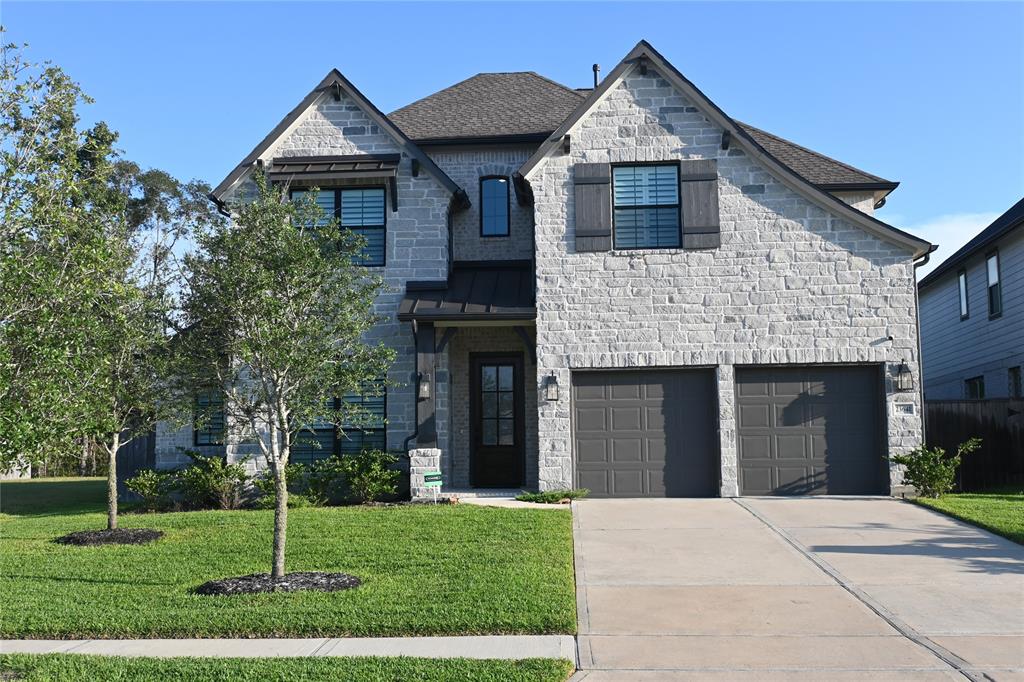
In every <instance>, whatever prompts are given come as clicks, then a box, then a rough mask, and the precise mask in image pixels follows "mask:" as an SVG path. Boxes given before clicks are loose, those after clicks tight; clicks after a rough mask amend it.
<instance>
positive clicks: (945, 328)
mask: <svg viewBox="0 0 1024 682" xmlns="http://www.w3.org/2000/svg"><path fill="white" fill-rule="evenodd" d="M918 296H919V298H920V306H921V353H922V357H923V358H924V392H925V398H926V399H928V400H958V399H964V398H966V399H971V400H981V399H986V398H1020V397H1022V396H1024V391H1022V387H1021V371H1022V367H1024V199H1021V200H1020V201H1018V202H1017V203H1016V204H1014V205H1013V206H1012V207H1011V208H1010V209H1009V210H1008V211H1007V212H1006V213H1004V214H1003V215H1001V216H999V217H998V218H996V220H995V221H994V222H993V223H992V224H991V225H989V226H988V227H986V228H985V229H984V230H982V231H981V232H979V233H978V235H977V236H975V237H974V239H972V240H971V241H969V242H967V244H965V245H964V246H963V248H961V249H960V250H959V251H957V252H956V253H954V254H953V255H952V256H950V257H949V258H947V259H946V260H944V261H943V262H942V263H941V264H940V265H939V266H938V267H936V268H935V269H934V270H932V271H931V272H929V273H928V275H927V276H926V277H924V278H923V279H922V280H921V282H920V283H919V284H918Z"/></svg>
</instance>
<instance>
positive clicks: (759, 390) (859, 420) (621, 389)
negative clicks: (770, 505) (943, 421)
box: [573, 366, 884, 497]
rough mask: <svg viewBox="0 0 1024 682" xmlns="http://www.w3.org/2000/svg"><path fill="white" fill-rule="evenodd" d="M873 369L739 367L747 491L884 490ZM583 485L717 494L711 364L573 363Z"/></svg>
mask: <svg viewBox="0 0 1024 682" xmlns="http://www.w3.org/2000/svg"><path fill="white" fill-rule="evenodd" d="M881 404H882V394H881V391H880V386H879V370H878V368H877V367H864V366H857V367H854V366H847V367H836V366H833V367H827V366H813V367H790V366H787V367H771V368H737V369H736V413H737V414H736V417H737V419H736V429H737V433H736V437H737V450H738V452H737V456H738V472H737V474H738V477H739V484H740V494H741V495H787V494H790V495H792V494H797V495H806V494H819V493H828V494H877V493H880V492H884V488H883V480H884V477H883V471H884V466H883V465H884V462H883V459H882V457H883V445H882V443H883V441H882V438H881V429H882V426H883V416H882V413H881V412H880V405H881ZM573 429H574V434H575V444H574V445H575V459H576V482H577V485H579V486H580V487H584V488H589V489H590V490H591V494H592V495H594V496H596V497H705V496H714V495H717V494H718V486H719V477H720V476H719V468H720V465H719V448H718V440H719V434H718V400H717V391H716V386H715V372H714V370H712V369H658V370H637V371H633V370H626V371H580V372H574V373H573Z"/></svg>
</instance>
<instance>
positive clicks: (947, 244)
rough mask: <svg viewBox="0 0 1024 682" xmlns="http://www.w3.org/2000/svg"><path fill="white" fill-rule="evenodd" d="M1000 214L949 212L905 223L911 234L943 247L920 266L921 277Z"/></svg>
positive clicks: (904, 227)
mask: <svg viewBox="0 0 1024 682" xmlns="http://www.w3.org/2000/svg"><path fill="white" fill-rule="evenodd" d="M998 217H999V214H998V213H949V214H946V215H940V216H935V217H934V218H929V219H927V220H924V221H922V222H919V223H916V224H910V225H906V226H902V225H901V227H902V229H904V230H906V231H908V232H910V233H911V234H914V235H917V236H919V237H922V238H924V239H927V240H928V241H930V242H931V243H932V244H938V245H939V248H938V249H936V250H935V252H934V253H932V258H931V260H930V261H928V265H924V266H922V267H920V268H918V270H917V276H918V279H920V278H921V277H924V276H925V275H927V274H928V272H929V271H930V270H932V269H933V268H934V267H935V266H936V265H939V264H940V263H942V261H944V260H946V259H947V258H949V257H950V256H952V255H953V254H954V253H956V251H957V249H959V248H960V247H961V246H963V245H964V244H966V243H967V242H969V241H970V240H971V239H973V238H974V236H975V235H976V234H978V233H979V232H981V231H982V230H984V229H985V228H986V227H988V226H989V225H990V224H991V223H992V221H993V220H995V219H996V218H998ZM890 224H893V223H890Z"/></svg>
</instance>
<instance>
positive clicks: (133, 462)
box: [117, 432, 156, 500]
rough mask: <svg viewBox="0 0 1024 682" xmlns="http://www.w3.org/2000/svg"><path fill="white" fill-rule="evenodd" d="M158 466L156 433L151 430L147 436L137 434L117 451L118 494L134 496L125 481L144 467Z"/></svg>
mask: <svg viewBox="0 0 1024 682" xmlns="http://www.w3.org/2000/svg"><path fill="white" fill-rule="evenodd" d="M155 466H156V434H155V433H153V432H150V433H148V434H146V435H145V436H136V437H135V438H134V439H132V440H131V441H129V443H128V445H125V446H124V448H122V450H121V451H120V452H118V453H117V496H118V497H120V498H121V499H122V500H123V499H128V498H131V497H132V493H131V492H130V491H129V490H128V488H126V487H125V485H124V482H125V481H126V480H128V479H129V478H131V477H133V476H134V475H135V474H137V473H139V472H140V471H142V470H143V469H152V468H153V467H155Z"/></svg>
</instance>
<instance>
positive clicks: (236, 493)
mask: <svg viewBox="0 0 1024 682" xmlns="http://www.w3.org/2000/svg"><path fill="white" fill-rule="evenodd" d="M185 454H186V455H188V456H189V458H191V459H192V462H193V463H192V464H190V465H189V466H187V467H185V468H184V469H181V470H179V471H178V475H177V485H176V486H175V487H176V488H177V490H178V491H179V492H180V493H181V495H182V498H183V499H182V503H183V504H184V506H185V508H186V509H238V508H239V507H241V506H242V503H243V502H244V501H245V497H246V492H247V487H248V483H249V474H248V473H247V472H246V470H245V462H244V461H243V462H239V463H237V464H227V463H225V462H224V460H223V459H222V458H220V457H206V456H204V455H201V454H199V453H198V452H194V451H191V450H186V451H185Z"/></svg>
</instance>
